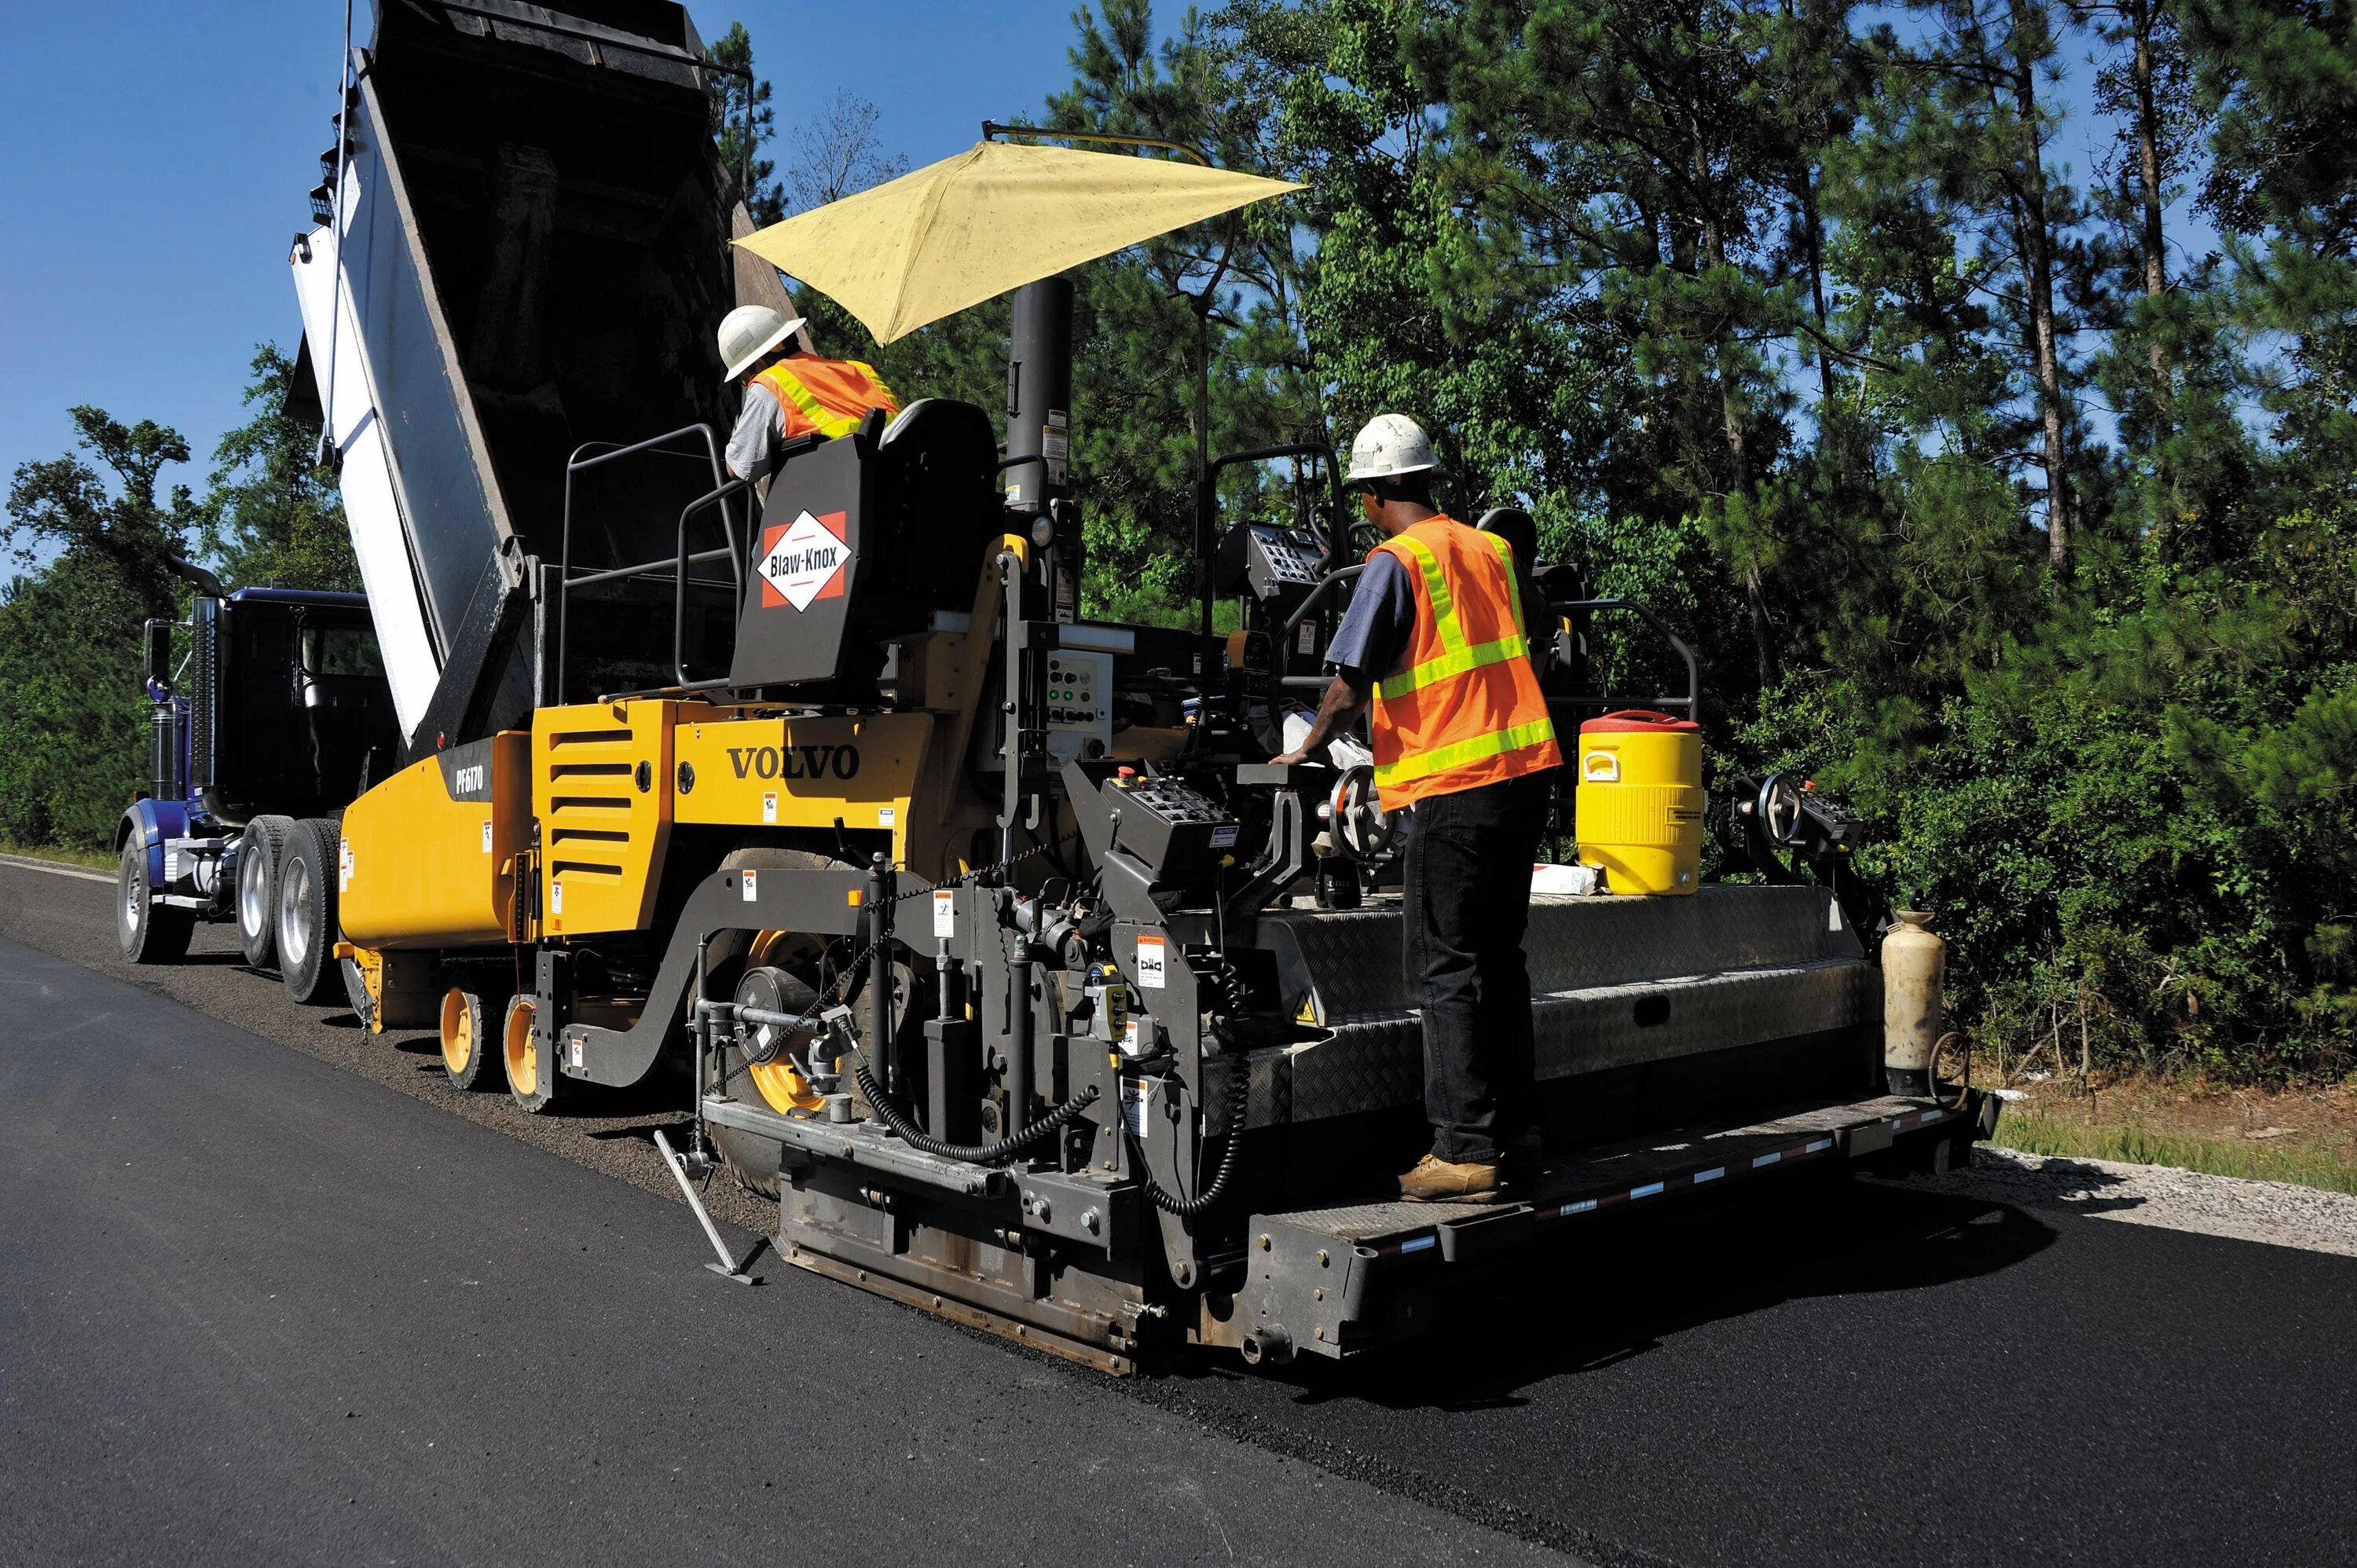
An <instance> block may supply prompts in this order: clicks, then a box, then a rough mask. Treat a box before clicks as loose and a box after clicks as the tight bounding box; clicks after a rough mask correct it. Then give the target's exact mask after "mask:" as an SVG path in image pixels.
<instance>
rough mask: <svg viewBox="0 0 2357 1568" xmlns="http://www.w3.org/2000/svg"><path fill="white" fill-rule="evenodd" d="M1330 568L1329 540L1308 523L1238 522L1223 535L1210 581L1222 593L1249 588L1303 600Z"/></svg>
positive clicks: (1263, 595) (1266, 596) (1263, 596)
mask: <svg viewBox="0 0 2357 1568" xmlns="http://www.w3.org/2000/svg"><path fill="white" fill-rule="evenodd" d="M1325 570H1326V546H1325V543H1324V542H1322V541H1320V540H1319V539H1318V536H1317V535H1316V534H1314V533H1312V532H1309V531H1308V529H1306V528H1279V527H1277V526H1276V525H1275V523H1267V522H1245V523H1239V524H1237V525H1236V526H1235V527H1234V528H1232V529H1230V530H1229V531H1228V536H1227V537H1226V538H1225V539H1222V541H1220V550H1219V553H1218V554H1217V555H1215V556H1213V557H1212V560H1211V585H1212V588H1213V589H1214V591H1216V592H1218V593H1222V594H1234V593H1238V592H1241V591H1243V590H1246V589H1249V590H1250V591H1251V593H1252V596H1253V597H1254V598H1256V599H1259V600H1261V601H1263V602H1264V603H1265V602H1268V601H1270V600H1277V601H1282V602H1285V603H1287V604H1295V603H1298V602H1299V601H1300V600H1301V599H1302V598H1303V597H1304V596H1306V595H1308V592H1309V590H1310V589H1311V588H1313V587H1316V586H1317V585H1318V577H1319V576H1320V575H1322V574H1323V573H1324V572H1325Z"/></svg>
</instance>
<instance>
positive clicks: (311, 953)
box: [277, 817, 344, 1007]
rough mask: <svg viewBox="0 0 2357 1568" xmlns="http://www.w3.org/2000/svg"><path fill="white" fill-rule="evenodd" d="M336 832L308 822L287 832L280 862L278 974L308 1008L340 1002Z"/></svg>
mask: <svg viewBox="0 0 2357 1568" xmlns="http://www.w3.org/2000/svg"><path fill="white" fill-rule="evenodd" d="M336 848H337V845H336V830H335V825H334V824H333V823H331V822H321V821H319V820H318V819H317V818H316V817H307V818H305V819H304V820H303V821H301V822H296V824H295V825H294V826H293V827H292V828H291V829H289V830H288V831H287V833H286V841H285V845H284V847H283V850H282V852H281V854H280V856H279V861H278V879H277V880H278V888H277V894H278V897H277V903H278V934H277V941H278V973H279V976H280V978H282V979H284V980H285V982H286V989H287V990H288V991H290V992H292V993H294V995H295V1000H296V1001H297V1002H299V1003H301V1004H303V1005H305V1006H306V1007H316V1006H317V1005H319V1004H322V1003H328V1002H335V1001H338V1000H340V999H341V998H342V996H343V994H344V974H343V969H342V966H341V965H340V964H339V963H338V962H337V960H336V929H337V928H336Z"/></svg>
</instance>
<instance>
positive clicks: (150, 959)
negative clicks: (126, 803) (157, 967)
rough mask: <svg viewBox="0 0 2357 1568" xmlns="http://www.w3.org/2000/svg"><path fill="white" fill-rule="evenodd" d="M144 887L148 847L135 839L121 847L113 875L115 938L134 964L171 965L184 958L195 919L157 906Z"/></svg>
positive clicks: (150, 890) (181, 911)
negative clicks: (119, 857) (121, 856)
mask: <svg viewBox="0 0 2357 1568" xmlns="http://www.w3.org/2000/svg"><path fill="white" fill-rule="evenodd" d="M155 892H156V890H155V889H154V888H153V887H151V886H148V883H147V846H146V845H145V844H143V843H140V842H139V841H138V840H137V839H136V838H134V839H133V840H132V841H131V842H130V843H126V844H124V846H123V859H122V862H121V863H120V864H119V865H117V866H116V868H115V875H114V937H115V940H116V942H117V943H118V944H119V945H120V946H121V947H122V949H123V956H124V958H127V959H129V960H130V961H132V962H134V963H172V962H175V961H178V960H179V959H182V958H185V957H186V956H187V955H188V936H189V933H190V932H192V931H194V930H195V929H197V918H196V916H195V915H194V914H193V913H191V912H190V911H188V910H187V909H179V908H173V907H172V906H171V905H169V904H158V903H157V902H156V898H155Z"/></svg>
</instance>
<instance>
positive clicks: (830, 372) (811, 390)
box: [720, 305, 900, 479]
mask: <svg viewBox="0 0 2357 1568" xmlns="http://www.w3.org/2000/svg"><path fill="white" fill-rule="evenodd" d="M802 326H803V320H802V317H799V316H797V317H791V319H789V318H788V317H782V316H780V315H779V314H778V313H777V312H776V311H774V310H771V309H770V307H769V306H766V305H740V306H737V308H736V309H734V310H732V311H730V312H729V313H728V314H727V316H726V317H724V318H723V319H722V321H721V323H720V360H721V363H723V364H725V365H726V366H727V367H728V369H727V371H726V373H725V375H724V376H723V378H722V379H723V380H726V381H737V382H741V383H742V384H743V385H744V388H745V407H744V411H743V412H742V413H739V414H738V415H737V428H736V430H735V431H734V432H733V433H731V434H730V435H729V437H728V471H729V472H730V473H731V474H734V475H735V476H737V478H740V479H766V478H769V477H770V473H771V472H772V470H774V469H775V468H776V467H777V464H778V450H779V448H780V447H781V446H784V445H785V444H786V443H787V442H789V441H791V440H792V439H793V438H794V437H796V436H798V435H811V434H813V433H816V434H818V435H824V436H827V437H829V438H833V437H834V436H838V435H849V434H850V433H851V432H852V431H853V430H855V429H856V428H857V427H858V424H859V422H860V421H861V420H862V419H864V418H866V416H867V413H868V411H869V410H871V409H878V408H880V409H882V410H883V411H884V412H885V413H899V412H900V400H899V398H898V397H896V396H894V395H893V392H892V389H891V388H890V387H888V386H886V385H885V384H884V378H883V377H881V376H879V375H877V373H876V367H875V366H873V365H868V364H863V363H862V362H861V361H859V360H824V359H821V358H820V357H819V356H818V355H816V354H806V353H804V352H802V350H801V349H799V348H795V347H793V346H792V345H793V343H794V342H795V338H794V335H795V334H796V333H798V332H800V331H801V330H802Z"/></svg>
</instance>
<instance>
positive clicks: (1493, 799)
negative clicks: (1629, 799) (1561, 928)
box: [1276, 413, 1563, 1200]
mask: <svg viewBox="0 0 2357 1568" xmlns="http://www.w3.org/2000/svg"><path fill="white" fill-rule="evenodd" d="M1435 468H1436V464H1435V462H1434V459H1433V455H1432V439H1431V437H1430V436H1428V435H1426V434H1425V432H1424V430H1423V428H1422V427H1421V426H1420V425H1418V424H1416V423H1415V421H1414V420H1412V419H1409V418H1408V417H1406V416H1405V414H1397V413H1385V414H1379V415H1377V416H1376V417H1375V418H1374V419H1372V420H1371V421H1370V422H1369V423H1368V424H1367V426H1366V428H1365V429H1363V430H1361V432H1360V433H1359V438H1358V440H1357V441H1355V442H1353V443H1352V444H1351V467H1350V471H1349V473H1348V474H1347V475H1346V476H1345V479H1346V481H1347V482H1348V483H1349V484H1350V485H1351V487H1352V488H1353V489H1356V490H1357V491H1358V494H1359V503H1360V506H1361V508H1362V509H1363V510H1364V511H1365V514H1366V517H1367V520H1368V521H1371V522H1372V523H1373V524H1374V525H1375V526H1376V527H1377V528H1380V529H1381V530H1382V531H1383V533H1384V535H1385V538H1384V541H1383V543H1381V544H1379V545H1377V546H1376V547H1375V548H1374V550H1373V551H1372V553H1370V554H1369V555H1368V556H1367V566H1366V570H1365V571H1364V572H1363V573H1361V575H1360V577H1359V580H1358V583H1357V584H1356V585H1355V586H1354V588H1353V589H1352V593H1351V607H1350V608H1349V610H1348V611H1347V612H1345V614H1344V615H1343V617H1342V624H1341V626H1340V628H1339V629H1338V630H1337V631H1336V632H1335V634H1334V640H1333V642H1332V643H1331V644H1330V645H1329V648H1328V650H1327V655H1326V656H1327V660H1328V661H1329V663H1331V664H1332V665H1333V666H1334V667H1335V675H1334V679H1333V681H1332V682H1330V683H1329V685H1328V686H1327V688H1326V695H1325V698H1324V700H1323V702H1322V703H1320V704H1319V707H1318V715H1317V717H1316V719H1315V720H1313V721H1312V723H1311V725H1310V727H1309V732H1308V735H1307V736H1304V737H1303V738H1302V741H1301V744H1300V745H1299V746H1297V747H1296V748H1295V749H1294V750H1293V751H1291V752H1289V753H1287V754H1286V756H1283V757H1278V758H1277V759H1276V760H1277V761H1279V762H1304V761H1308V759H1309V758H1310V757H1313V756H1318V755H1319V754H1321V753H1322V751H1323V749H1324V747H1325V746H1326V744H1327V743H1328V742H1329V740H1331V739H1332V738H1333V737H1334V736H1336V735H1338V734H1340V732H1341V731H1343V730H1344V729H1346V728H1347V727H1348V726H1349V725H1351V723H1353V722H1354V721H1355V720H1356V719H1357V717H1358V715H1359V714H1361V712H1362V711H1364V710H1365V709H1366V708H1367V706H1368V704H1369V702H1370V700H1372V703H1373V709H1374V719H1373V724H1372V740H1373V743H1374V754H1375V788H1376V790H1377V792H1378V795H1379V797H1380V799H1381V802H1382V805H1383V810H1384V811H1396V810H1399V809H1401V808H1404V807H1405V808H1413V811H1412V813H1411V820H1410V822H1409V823H1408V832H1407V851H1406V856H1405V859H1406V865H1405V888H1404V893H1405V897H1404V900H1403V904H1404V908H1403V910H1402V914H1403V917H1404V918H1403V920H1402V925H1403V927H1404V935H1405V963H1406V972H1407V975H1408V978H1409V979H1410V981H1411V982H1413V983H1415V984H1416V985H1417V986H1418V988H1419V990H1420V992H1421V996H1422V1002H1423V1008H1424V1108H1425V1114H1426V1117H1427V1119H1429V1120H1430V1122H1432V1149H1431V1152H1430V1153H1428V1154H1426V1155H1425V1156H1424V1158H1423V1159H1422V1160H1420V1161H1418V1162H1417V1164H1416V1165H1415V1169H1413V1170H1411V1171H1409V1172H1408V1173H1407V1174H1406V1175H1405V1176H1402V1177H1401V1178H1400V1192H1401V1194H1402V1195H1403V1196H1404V1197H1409V1198H1413V1199H1421V1200H1436V1199H1478V1198H1481V1197H1491V1196H1494V1195H1495V1194H1496V1193H1497V1191H1498V1190H1499V1187H1500V1184H1501V1167H1502V1166H1503V1165H1505V1164H1506V1163H1507V1161H1508V1159H1509V1158H1510V1157H1511V1158H1512V1160H1513V1162H1514V1163H1515V1164H1517V1165H1520V1164H1523V1163H1524V1162H1526V1161H1532V1162H1534V1160H1535V1157H1536V1155H1537V1153H1538V1150H1537V1141H1538V1133H1537V1105H1536V1103H1535V1101H1536V1090H1535V1088H1534V1082H1533V1072H1532V1065H1533V1064H1532V1040H1531V981H1530V970H1529V966H1528V964H1527V963H1526V962H1525V961H1524V959H1523V929H1524V928H1525V927H1526V926H1527V924H1528V923H1529V919H1530V902H1531V865H1532V863H1533V862H1534V860H1535V859H1536V858H1537V854H1538V846H1539V838H1540V835H1541V833H1542V832H1544V830H1545V826H1546V818H1547V811H1548V808H1549V803H1550V801H1551V800H1552V798H1553V794H1552V791H1553V782H1552V779H1551V777H1550V776H1551V775H1552V773H1553V772H1554V770H1555V768H1560V767H1561V766H1562V765H1563V754H1562V752H1561V751H1560V750H1559V749H1557V747H1556V746H1555V725H1554V724H1553V723H1552V722H1551V721H1550V720H1549V719H1548V717H1547V706H1546V699H1545V698H1544V696H1543V695H1542V694H1541V693H1540V691H1539V683H1538V676H1537V674H1536V672H1535V671H1534V670H1533V669H1532V666H1531V660H1530V658H1529V656H1528V643H1527V634H1526V630H1525V628H1524V626H1523V606H1522V596H1521V594H1520V592H1519V591H1518V590H1517V587H1516V579H1515V562H1514V557H1513V550H1512V546H1510V545H1509V544H1508V543H1507V542H1506V541H1505V540H1503V539H1501V538H1500V537H1499V536H1497V535H1496V534H1491V533H1483V532H1480V531H1479V530H1476V529H1472V528H1469V527H1467V526H1466V525H1465V524H1463V523H1461V522H1458V521H1456V520H1455V519H1454V518H1451V517H1448V516H1446V515H1444V514H1443V513H1442V512H1441V511H1440V510H1439V509H1438V508H1437V506H1436V504H1435V503H1434V500H1433V492H1432V480H1433V474H1434V471H1435Z"/></svg>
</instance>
